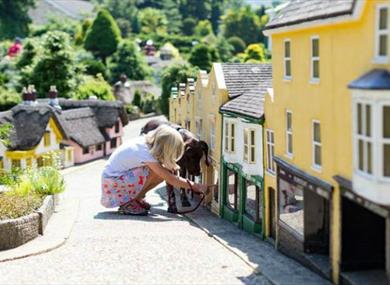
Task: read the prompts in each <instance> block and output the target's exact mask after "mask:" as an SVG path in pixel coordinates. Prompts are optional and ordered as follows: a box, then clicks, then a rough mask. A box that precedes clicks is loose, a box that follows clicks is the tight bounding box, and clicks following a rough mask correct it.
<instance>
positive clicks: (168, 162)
mask: <svg viewBox="0 0 390 285" xmlns="http://www.w3.org/2000/svg"><path fill="white" fill-rule="evenodd" d="M183 152H184V142H183V139H182V137H181V135H180V134H179V132H178V131H176V130H175V129H173V128H172V127H169V126H168V125H161V126H160V127H158V128H157V129H156V130H154V131H151V132H149V133H148V134H146V135H145V136H140V137H137V138H135V139H133V140H130V141H128V142H127V143H125V144H123V145H122V146H120V147H119V148H118V149H116V150H115V151H114V152H113V153H112V154H111V156H110V158H109V160H108V161H107V163H106V166H105V168H104V171H103V174H102V199H101V203H102V205H103V206H105V207H107V208H113V207H118V206H119V212H121V213H123V214H127V215H143V216H144V215H147V214H148V210H149V209H150V204H149V203H147V202H145V201H144V199H143V198H144V197H145V194H146V192H148V191H149V190H151V189H153V188H154V187H155V186H157V185H158V184H160V183H161V182H162V181H163V180H165V181H166V182H167V183H169V184H171V185H173V186H174V187H176V188H185V189H188V188H189V185H188V182H187V180H185V179H183V178H181V177H178V176H176V175H174V174H172V171H173V170H177V169H179V166H178V165H177V164H176V161H178V160H179V159H180V157H181V156H182V155H183ZM189 183H190V184H191V186H192V189H193V190H194V191H197V192H205V191H207V185H203V184H197V183H194V182H189Z"/></svg>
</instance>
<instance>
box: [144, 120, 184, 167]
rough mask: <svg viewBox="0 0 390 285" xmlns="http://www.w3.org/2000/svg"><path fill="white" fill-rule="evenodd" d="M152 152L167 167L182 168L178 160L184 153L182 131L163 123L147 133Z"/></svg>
mask: <svg viewBox="0 0 390 285" xmlns="http://www.w3.org/2000/svg"><path fill="white" fill-rule="evenodd" d="M145 138H146V143H147V144H148V145H149V147H150V153H151V154H152V155H153V157H154V158H155V159H157V160H158V161H159V162H160V163H161V164H163V165H164V166H165V167H166V168H168V169H171V170H177V169H180V167H179V165H177V163H176V162H177V161H178V160H179V159H180V158H181V156H182V155H183V153H184V141H183V138H182V137H181V135H180V133H179V132H178V131H176V130H175V129H174V128H172V127H170V126H168V125H161V126H159V127H158V128H157V129H155V130H153V131H151V132H149V133H148V134H146V135H145Z"/></svg>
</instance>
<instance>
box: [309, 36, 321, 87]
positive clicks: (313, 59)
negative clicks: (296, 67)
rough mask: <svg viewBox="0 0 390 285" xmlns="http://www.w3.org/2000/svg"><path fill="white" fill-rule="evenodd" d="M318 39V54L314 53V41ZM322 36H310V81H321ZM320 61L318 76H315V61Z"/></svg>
mask: <svg viewBox="0 0 390 285" xmlns="http://www.w3.org/2000/svg"><path fill="white" fill-rule="evenodd" d="M314 40H318V56H314V55H313V41H314ZM320 57H321V53H320V37H319V36H312V37H310V83H319V82H320V78H321V72H320V64H321V63H320ZM315 61H318V74H319V76H318V77H314V62H315Z"/></svg>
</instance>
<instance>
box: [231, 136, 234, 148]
mask: <svg viewBox="0 0 390 285" xmlns="http://www.w3.org/2000/svg"><path fill="white" fill-rule="evenodd" d="M231 144H232V145H231V148H232V149H231V150H232V151H234V137H232V138H231Z"/></svg>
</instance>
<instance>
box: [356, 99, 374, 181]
mask: <svg viewBox="0 0 390 285" xmlns="http://www.w3.org/2000/svg"><path fill="white" fill-rule="evenodd" d="M358 104H361V106H362V114H361V120H362V122H361V128H362V134H359V133H358V120H357V118H358ZM367 105H369V106H370V109H371V113H370V115H371V118H370V122H371V126H370V131H371V134H370V136H369V137H368V136H367V135H366V134H365V132H366V121H367V120H366V116H367V112H366V106H367ZM354 110H355V112H354V126H355V127H354V140H355V142H354V145H355V155H356V159H355V169H356V171H357V173H359V174H360V175H362V176H366V177H373V176H374V174H375V169H374V168H375V157H374V154H375V151H374V147H375V146H374V140H373V137H374V128H373V126H374V125H373V122H374V117H375V113H374V112H373V111H374V105H373V104H372V102H369V101H366V100H356V101H355V102H354ZM359 140H362V141H363V170H361V169H360V168H359V160H360V156H359ZM367 143H370V144H371V173H369V172H368V163H367V154H368V152H367Z"/></svg>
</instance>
